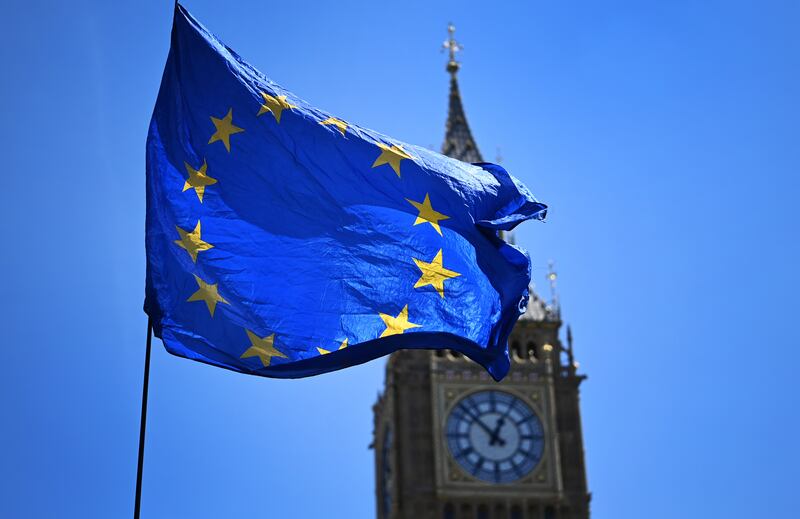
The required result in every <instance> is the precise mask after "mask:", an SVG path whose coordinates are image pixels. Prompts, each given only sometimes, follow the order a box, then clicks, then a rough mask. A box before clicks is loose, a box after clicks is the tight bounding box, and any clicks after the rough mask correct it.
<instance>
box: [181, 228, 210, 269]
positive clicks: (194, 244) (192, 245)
mask: <svg viewBox="0 0 800 519" xmlns="http://www.w3.org/2000/svg"><path fill="white" fill-rule="evenodd" d="M175 229H177V230H178V234H179V235H180V237H181V239H180V240H175V245H177V246H178V247H180V248H181V249H186V252H188V253H189V256H191V257H192V262H193V263H197V253H198V252H202V251H204V250H208V249H213V248H214V246H213V245H211V244H210V243H207V242H204V241H203V239H202V238H201V237H200V220H197V225H195V227H194V230H193V231H192V232H187V231H184V230H183V229H181V228H180V227H178V226H177V225H176V226H175Z"/></svg>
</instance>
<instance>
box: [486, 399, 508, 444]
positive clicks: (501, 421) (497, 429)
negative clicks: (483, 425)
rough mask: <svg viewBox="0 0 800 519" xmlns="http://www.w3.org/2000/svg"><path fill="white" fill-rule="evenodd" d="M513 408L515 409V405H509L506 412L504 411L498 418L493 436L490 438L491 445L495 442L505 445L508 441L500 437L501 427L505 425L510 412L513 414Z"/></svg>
mask: <svg viewBox="0 0 800 519" xmlns="http://www.w3.org/2000/svg"><path fill="white" fill-rule="evenodd" d="M511 409H513V406H509V407H508V409H506V412H505V413H503V415H502V416H500V417H499V418H498V419H497V423H496V424H495V426H494V431H493V432H492V436H491V438H489V445H494V444H495V443H499V444H500V446H501V447H502V446H503V445H505V444H506V441H505V440H504V439H502V438H501V437H500V429H501V428H502V427H503V424H505V423H506V417H507V416H508V415H509V414H511Z"/></svg>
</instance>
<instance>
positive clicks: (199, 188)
mask: <svg viewBox="0 0 800 519" xmlns="http://www.w3.org/2000/svg"><path fill="white" fill-rule="evenodd" d="M183 166H184V167H185V168H186V172H187V173H188V174H189V178H188V179H187V180H186V183H184V184H183V190H184V191H186V190H187V189H190V188H194V192H195V193H197V198H199V199H200V203H201V204H202V203H203V194H204V193H205V192H206V186H210V185H211V184H216V183H217V179H216V178H211V177H209V176H208V174H207V173H206V170H207V169H208V164H206V161H205V160H203V165H202V166H200V169H194V168H193V167H192V166H190V165H189V163H188V162H184V163H183Z"/></svg>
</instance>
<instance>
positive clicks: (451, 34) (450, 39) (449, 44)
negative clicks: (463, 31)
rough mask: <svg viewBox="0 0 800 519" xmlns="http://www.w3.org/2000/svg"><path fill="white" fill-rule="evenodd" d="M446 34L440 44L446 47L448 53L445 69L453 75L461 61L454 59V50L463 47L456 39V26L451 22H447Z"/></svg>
mask: <svg viewBox="0 0 800 519" xmlns="http://www.w3.org/2000/svg"><path fill="white" fill-rule="evenodd" d="M447 34H448V36H447V39H446V40H445V41H444V43H443V44H442V49H447V50H448V51H449V53H450V61H448V62H447V71H448V72H449V73H450V74H452V75H453V76H455V75H456V72H458V69H459V67H460V66H461V63H459V62H458V61H456V52H458V51H460V50H461V49H463V47H462V46H461V44H460V43H458V42H457V41H456V38H455V34H456V26H455V25H453V24H452V23H449V24H447Z"/></svg>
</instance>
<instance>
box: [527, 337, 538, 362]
mask: <svg viewBox="0 0 800 519" xmlns="http://www.w3.org/2000/svg"><path fill="white" fill-rule="evenodd" d="M528 358H529V359H531V360H536V359H538V358H539V354H538V353H537V350H536V343H535V342H533V341H531V342H529V343H528Z"/></svg>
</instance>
